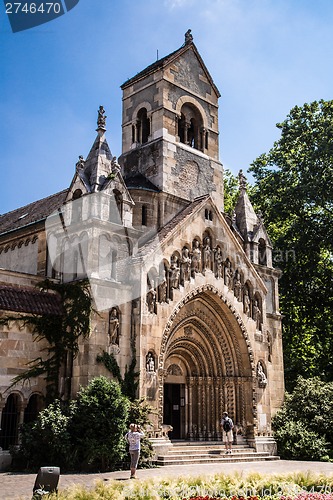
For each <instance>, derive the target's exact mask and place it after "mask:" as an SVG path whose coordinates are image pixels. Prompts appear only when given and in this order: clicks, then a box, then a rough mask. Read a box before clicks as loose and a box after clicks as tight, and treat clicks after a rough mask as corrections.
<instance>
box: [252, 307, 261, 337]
mask: <svg viewBox="0 0 333 500" xmlns="http://www.w3.org/2000/svg"><path fill="white" fill-rule="evenodd" d="M252 318H253V320H254V321H255V322H256V328H257V330H260V326H261V310H260V307H259V304H258V301H257V300H255V301H254V304H253V311H252Z"/></svg>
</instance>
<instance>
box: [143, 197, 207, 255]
mask: <svg viewBox="0 0 333 500" xmlns="http://www.w3.org/2000/svg"><path fill="white" fill-rule="evenodd" d="M209 198H210V195H209V194H206V195H204V196H200V197H199V198H196V199H195V200H194V201H193V202H192V203H190V204H189V205H188V206H187V207H185V208H184V209H183V210H182V211H181V212H179V213H178V214H177V215H176V216H175V217H174V218H173V219H171V221H169V222H168V223H167V224H166V225H165V226H164V227H162V228H161V229H160V230H159V231H158V232H157V233H156V234H155V235H154V236H153V237H152V238H151V239H150V240H148V241H147V242H145V244H144V245H143V246H142V247H141V248H140V250H139V251H138V253H137V254H136V256H135V257H138V258H142V257H144V256H146V255H148V254H150V253H153V252H154V251H155V248H156V246H157V245H161V244H162V243H163V242H164V241H165V240H166V239H167V238H168V237H169V235H170V233H171V232H172V231H173V229H175V227H177V226H178V225H179V224H180V223H183V222H185V221H186V219H188V218H189V217H191V215H193V213H194V212H196V211H197V210H199V209H200V207H201V206H203V205H205V203H206V201H207V200H208V199H209Z"/></svg>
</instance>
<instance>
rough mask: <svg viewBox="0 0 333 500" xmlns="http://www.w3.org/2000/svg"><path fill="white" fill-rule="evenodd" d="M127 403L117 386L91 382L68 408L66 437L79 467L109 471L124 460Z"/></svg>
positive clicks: (99, 379)
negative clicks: (69, 416) (68, 416)
mask: <svg viewBox="0 0 333 500" xmlns="http://www.w3.org/2000/svg"><path fill="white" fill-rule="evenodd" d="M128 410H129V401H128V399H127V398H126V397H125V396H123V395H122V393H121V388H120V385H119V384H118V382H116V381H114V380H110V379H108V378H106V377H97V378H95V379H93V380H92V381H91V382H90V383H89V385H88V386H87V387H83V388H81V389H80V391H79V393H78V395H77V399H76V400H75V401H73V402H72V404H71V419H70V424H69V427H68V429H69V433H70V435H71V439H72V442H73V446H74V448H75V450H76V453H77V457H78V460H79V462H80V465H81V467H83V468H86V467H87V466H88V467H91V468H93V469H94V470H96V469H97V470H103V471H105V470H110V468H113V467H114V466H115V464H119V463H120V462H121V461H122V459H123V458H124V456H125V453H126V447H125V444H126V443H125V440H124V435H125V433H126V430H127V419H128Z"/></svg>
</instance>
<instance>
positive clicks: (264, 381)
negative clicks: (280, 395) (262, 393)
mask: <svg viewBox="0 0 333 500" xmlns="http://www.w3.org/2000/svg"><path fill="white" fill-rule="evenodd" d="M257 377H258V382H259V387H266V385H267V377H266V375H265V372H264V368H263V366H262V363H261V361H258V364H257Z"/></svg>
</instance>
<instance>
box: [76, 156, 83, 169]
mask: <svg viewBox="0 0 333 500" xmlns="http://www.w3.org/2000/svg"><path fill="white" fill-rule="evenodd" d="M84 164H85V161H84V159H83V156H82V155H80V156H79V161H78V162H76V165H75V167H76V170H82V169H83V168H84Z"/></svg>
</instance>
